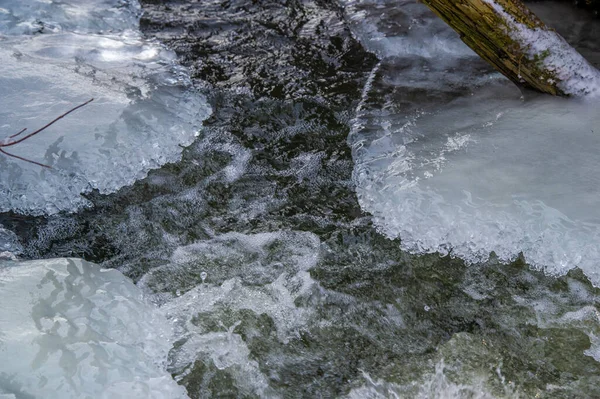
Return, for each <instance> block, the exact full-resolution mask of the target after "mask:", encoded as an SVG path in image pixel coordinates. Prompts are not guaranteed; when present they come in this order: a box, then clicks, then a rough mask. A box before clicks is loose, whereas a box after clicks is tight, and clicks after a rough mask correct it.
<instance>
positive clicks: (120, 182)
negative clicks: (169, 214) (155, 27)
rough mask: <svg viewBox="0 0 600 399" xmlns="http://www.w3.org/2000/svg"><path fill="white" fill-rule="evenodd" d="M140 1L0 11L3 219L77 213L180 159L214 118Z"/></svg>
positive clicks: (6, 5)
mask: <svg viewBox="0 0 600 399" xmlns="http://www.w3.org/2000/svg"><path fill="white" fill-rule="evenodd" d="M139 16H140V7H139V4H137V2H135V1H118V0H104V1H100V2H95V1H90V0H70V1H66V2H62V1H61V2H58V1H36V0H26V1H5V2H2V8H0V63H1V64H2V76H1V77H0V87H2V96H1V97H0V121H1V122H0V134H1V135H2V137H3V138H6V137H8V136H10V135H12V134H15V133H17V132H18V131H20V130H21V129H22V128H28V131H33V130H35V129H37V128H40V127H42V126H43V125H45V124H46V123H47V122H49V121H50V120H52V119H54V118H55V117H57V116H58V115H60V114H62V113H63V112H65V111H67V110H69V109H70V108H72V107H74V106H76V105H78V104H81V103H83V102H84V101H87V100H88V99H90V98H94V101H93V102H92V103H90V104H89V105H87V106H86V107H83V108H81V109H79V110H77V111H76V112H74V113H72V114H70V115H69V116H67V117H66V118H64V119H62V120H60V121H58V122H57V123H56V124H55V125H53V126H51V127H50V128H48V129H47V130H46V131H44V132H42V133H40V134H39V135H37V136H35V137H32V138H30V139H29V140H27V141H25V142H23V143H20V144H18V145H15V146H13V147H10V148H6V150H7V151H10V152H12V153H14V154H16V155H19V156H22V157H25V158H27V159H31V160H33V161H36V162H40V163H44V164H47V165H50V166H52V169H45V168H41V167H39V166H37V165H33V164H29V163H26V162H23V161H19V160H17V159H14V158H9V157H6V156H0V211H8V210H15V211H17V212H22V213H32V214H43V213H46V214H51V213H55V212H58V211H63V210H66V211H74V210H76V209H78V208H80V207H81V206H85V205H86V204H87V201H86V199H85V198H83V197H82V196H81V195H80V194H81V193H85V192H87V191H89V190H92V189H98V190H99V191H100V192H102V193H109V192H112V191H115V190H117V189H119V188H121V187H123V186H125V185H129V184H132V183H133V182H134V181H135V180H136V179H139V178H142V177H144V176H145V175H146V174H147V172H148V171H149V170H150V169H153V168H157V167H159V166H161V165H163V164H164V163H166V162H173V161H176V160H177V159H179V157H180V155H181V151H182V146H185V145H189V144H190V143H191V142H192V141H193V140H194V138H195V137H196V136H197V134H198V131H199V129H200V128H201V123H202V121H203V120H204V119H205V118H206V117H207V116H208V115H209V113H210V107H209V106H208V105H207V103H206V100H205V98H204V97H203V96H202V95H201V94H199V93H198V92H197V91H195V90H194V88H193V87H192V84H191V81H190V79H189V75H188V73H187V71H186V70H185V69H184V68H183V67H181V66H180V65H178V64H177V62H176V59H175V58H176V57H175V55H174V54H173V53H172V52H171V51H168V50H166V49H165V48H164V47H162V46H161V45H160V44H158V43H156V42H154V41H149V40H147V39H145V38H143V37H142V35H141V33H140V32H139V30H138V21H139Z"/></svg>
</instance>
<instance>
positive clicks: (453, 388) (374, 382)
mask: <svg viewBox="0 0 600 399" xmlns="http://www.w3.org/2000/svg"><path fill="white" fill-rule="evenodd" d="M362 377H363V379H364V381H365V382H364V384H363V385H362V386H360V387H358V388H354V389H352V390H351V391H350V393H349V394H348V396H347V398H348V399H401V398H414V399H498V398H504V397H506V396H504V395H502V396H498V395H495V394H493V393H492V392H491V389H489V387H487V386H486V381H485V379H484V378H483V377H482V376H470V377H469V379H470V382H468V383H466V382H465V383H457V382H453V381H451V380H450V379H449V378H448V376H447V375H446V372H445V366H444V361H443V360H441V361H440V362H438V363H437V364H436V365H435V372H433V373H431V374H428V375H425V376H424V377H423V380H422V381H419V382H416V381H415V382H414V383H413V384H411V385H410V386H403V385H399V384H396V383H393V382H388V381H385V380H382V379H374V378H372V377H371V376H369V375H368V374H367V373H363V376H362ZM508 397H511V398H513V399H515V398H518V395H517V394H515V393H514V392H512V393H511V395H510V396H508Z"/></svg>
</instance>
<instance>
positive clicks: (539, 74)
mask: <svg viewBox="0 0 600 399" xmlns="http://www.w3.org/2000/svg"><path fill="white" fill-rule="evenodd" d="M421 1H422V3H423V4H425V5H426V6H428V7H429V8H430V9H431V10H432V11H433V12H434V13H436V14H437V15H438V16H439V17H440V18H442V19H443V20H444V21H445V22H446V23H447V24H448V25H450V26H451V27H452V28H453V29H454V30H455V31H457V32H458V33H459V34H460V37H461V39H462V40H463V42H465V43H466V44H467V45H468V46H469V47H470V48H471V49H473V50H474V51H475V52H476V53H477V54H478V55H479V56H481V58H483V59H484V60H486V61H487V62H489V63H490V64H492V65H493V66H494V67H495V68H496V69H497V70H498V71H500V72H501V73H502V74H503V75H504V76H506V77H507V78H509V79H510V80H512V81H513V82H515V83H516V84H517V85H519V86H524V87H528V88H532V89H535V90H538V91H541V92H543V93H549V94H553V95H581V94H589V93H590V92H592V91H595V90H596V89H595V87H596V85H597V84H596V82H600V73H599V72H598V71H597V70H596V69H595V68H593V67H592V66H591V65H590V64H589V63H588V62H587V61H585V60H584V59H583V57H582V56H581V55H579V54H578V53H577V52H576V51H575V50H574V49H573V48H571V47H570V46H569V45H568V44H567V43H566V41H565V40H564V39H563V38H562V37H560V35H558V33H556V32H555V31H554V30H552V29H550V28H548V27H547V26H546V25H545V24H544V23H543V22H542V21H541V20H540V19H539V18H538V17H537V16H535V15H534V14H533V12H531V11H530V10H529V9H528V8H527V7H526V6H525V5H524V4H523V3H522V2H521V0H421ZM577 79H579V80H580V81H577Z"/></svg>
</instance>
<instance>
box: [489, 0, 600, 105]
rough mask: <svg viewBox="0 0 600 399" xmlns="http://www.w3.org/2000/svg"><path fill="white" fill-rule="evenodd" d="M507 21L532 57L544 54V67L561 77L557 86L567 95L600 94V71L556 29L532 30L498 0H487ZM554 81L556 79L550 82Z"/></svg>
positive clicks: (510, 29)
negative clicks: (517, 19)
mask: <svg viewBox="0 0 600 399" xmlns="http://www.w3.org/2000/svg"><path fill="white" fill-rule="evenodd" d="M483 1H484V2H485V3H487V4H489V5H490V6H491V7H492V8H494V10H496V11H497V12H498V14H499V15H501V16H502V17H503V19H504V20H505V21H506V24H507V26H509V34H510V36H511V37H512V38H513V39H514V40H515V41H516V42H517V43H520V44H521V45H522V48H523V49H524V50H525V52H526V54H527V55H528V56H529V57H530V59H531V60H533V59H535V57H541V63H542V64H543V65H544V67H545V68H546V69H547V70H548V71H551V72H553V73H554V74H555V76H556V78H558V82H556V86H557V87H558V88H559V89H561V90H562V91H563V92H564V93H565V94H568V95H573V96H583V95H590V96H598V95H599V94H600V71H598V70H597V69H596V68H594V67H593V66H592V65H591V64H590V63H589V62H588V61H587V60H586V59H585V58H583V56H582V55H581V54H579V53H578V52H577V50H575V49H574V48H573V47H572V46H571V45H570V44H569V43H567V42H566V40H565V39H563V38H562V36H560V35H559V34H558V33H557V32H556V31H554V30H550V29H547V28H545V29H542V28H536V29H531V28H529V27H527V26H525V25H523V24H521V23H519V22H517V21H516V20H515V19H514V18H513V17H512V16H510V14H508V13H507V12H506V11H505V10H504V8H503V7H502V6H501V5H499V4H497V3H496V2H495V1H494V0H483ZM549 83H554V82H549Z"/></svg>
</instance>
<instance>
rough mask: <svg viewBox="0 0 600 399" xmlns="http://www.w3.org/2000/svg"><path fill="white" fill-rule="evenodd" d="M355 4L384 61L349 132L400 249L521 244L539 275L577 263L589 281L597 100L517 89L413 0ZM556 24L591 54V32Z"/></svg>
mask: <svg viewBox="0 0 600 399" xmlns="http://www.w3.org/2000/svg"><path fill="white" fill-rule="evenodd" d="M362 4H363V3H360V2H348V4H347V6H346V12H347V13H348V14H349V19H350V20H351V21H352V24H353V25H354V30H355V32H356V34H357V35H358V37H359V39H360V40H361V41H363V43H365V44H366V45H367V46H368V47H369V48H372V49H373V50H374V51H377V52H378V53H379V54H380V55H381V57H382V62H381V63H380V65H379V66H378V67H377V68H376V69H375V70H374V71H373V73H372V76H371V77H370V79H369V84H368V85H367V87H366V88H365V91H364V96H363V99H362V102H361V105H360V107H359V110H358V117H357V118H356V120H355V124H354V127H353V131H352V134H351V136H350V139H349V140H350V143H351V144H352V146H353V149H354V157H355V162H356V166H355V173H354V178H355V181H356V183H357V193H358V196H359V200H360V203H361V206H362V207H363V208H364V209H365V210H367V211H369V212H370V213H372V214H373V215H374V217H375V220H376V222H377V224H378V226H379V229H380V230H381V231H382V232H384V233H385V234H386V235H388V236H389V237H400V238H401V240H402V246H403V247H404V248H405V249H407V250H410V251H414V252H418V253H422V252H435V251H439V252H441V253H443V254H446V253H451V254H452V255H455V256H459V257H462V258H464V259H466V260H467V261H473V262H476V261H483V260H485V259H487V258H488V256H489V254H490V253H491V252H492V251H493V252H495V253H496V255H498V256H499V258H500V259H502V260H505V261H508V260H511V259H514V258H515V257H517V256H518V255H519V254H520V253H522V254H523V255H524V256H525V259H526V260H527V261H528V262H530V263H531V264H533V265H534V266H536V267H539V268H544V269H545V270H547V271H548V272H550V273H559V274H562V273H565V272H566V271H567V270H569V269H571V268H573V267H575V266H579V267H581V268H582V269H583V270H584V271H585V272H586V274H587V275H588V276H589V277H590V278H591V279H592V280H593V281H594V282H595V284H599V283H600V273H598V263H599V262H600V247H599V246H598V242H600V207H599V206H598V205H599V201H600V158H599V157H598V151H597V149H598V148H600V129H599V128H598V126H600V116H599V114H598V111H597V110H598V107H599V104H598V102H597V100H595V99H591V98H585V99H579V100H574V99H570V100H567V99H561V98H551V97H548V96H542V95H535V94H532V93H528V94H527V95H526V96H525V98H522V97H521V93H520V92H519V90H518V89H516V88H515V87H514V86H513V85H512V84H511V83H510V82H508V81H507V80H506V79H504V78H503V77H502V76H501V75H500V74H498V73H496V72H494V71H493V70H491V69H490V68H489V67H488V66H487V65H486V64H485V63H483V62H482V61H481V60H479V59H478V58H477V56H476V55H475V54H474V53H471V52H470V51H469V50H468V49H465V51H452V52H448V51H445V50H444V49H449V48H457V47H458V48H460V46H461V43H460V39H459V38H458V37H457V36H456V35H453V34H452V32H451V31H450V30H449V28H447V27H445V26H443V23H442V22H440V21H437V20H436V19H435V17H434V16H433V15H432V14H431V13H429V12H428V11H427V10H426V9H425V8H424V7H423V6H421V5H419V4H416V3H412V2H406V4H404V5H403V6H402V7H400V8H399V10H400V11H396V14H395V15H393V17H394V20H393V21H390V20H386V19H385V18H383V19H382V18H380V16H381V15H387V14H386V12H385V10H386V7H388V8H390V9H392V8H394V7H396V4H395V2H393V1H392V2H387V3H386V2H385V1H379V2H377V4H378V12H377V15H370V14H368V13H367V12H366V11H364V10H362V9H361V5H362ZM555 6H557V7H558V5H555ZM554 14H555V15H568V14H565V13H564V10H562V11H561V10H555V11H554ZM542 19H544V17H543V15H542ZM560 22H562V25H559V26H555V27H556V28H557V29H558V30H559V32H561V31H562V32H564V31H566V37H568V38H570V39H571V40H572V44H574V45H575V46H576V47H583V50H584V53H586V55H592V58H595V57H597V55H598V54H597V53H595V54H594V53H593V50H591V48H592V47H594V46H595V48H596V49H597V48H598V43H597V42H596V43H593V44H592V45H590V43H589V38H585V40H583V39H579V40H580V41H578V34H577V31H575V32H573V31H569V28H570V27H571V26H573V27H574V28H573V30H575V27H577V26H578V25H577V24H572V22H573V21H569V19H568V18H567V17H565V18H563V21H560ZM590 23H593V22H590ZM596 23H597V22H596ZM373 32H377V34H374V33H373ZM381 32H385V34H384V33H381ZM432 32H433V37H432ZM562 32H561V33H562ZM374 37H376V38H377V40H375V41H374V40H373V38H374ZM382 37H384V38H382ZM586 46H590V47H589V48H587V47H586ZM441 53H443V56H439V55H440V54H441Z"/></svg>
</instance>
